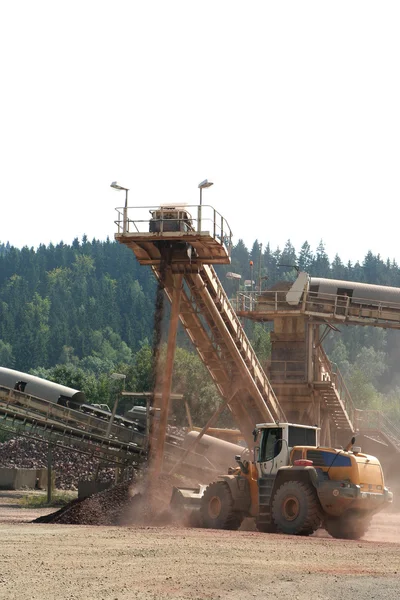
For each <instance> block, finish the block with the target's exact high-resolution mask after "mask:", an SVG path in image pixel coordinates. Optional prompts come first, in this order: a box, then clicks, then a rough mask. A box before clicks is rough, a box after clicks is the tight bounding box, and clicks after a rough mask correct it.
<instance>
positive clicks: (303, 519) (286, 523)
mask: <svg viewBox="0 0 400 600" xmlns="http://www.w3.org/2000/svg"><path fill="white" fill-rule="evenodd" d="M272 519H273V521H274V523H275V524H276V526H277V528H278V531H280V532H282V533H286V534H289V535H311V534H312V533H314V531H316V530H317V529H318V527H320V525H321V517H320V507H319V502H318V498H317V495H316V493H315V490H314V489H313V488H312V487H311V485H308V484H307V483H303V482H302V481H287V482H286V483H284V484H283V485H281V486H280V487H279V488H278V489H277V491H276V492H275V494H274V498H273V501H272Z"/></svg>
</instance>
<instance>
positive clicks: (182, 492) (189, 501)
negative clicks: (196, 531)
mask: <svg viewBox="0 0 400 600" xmlns="http://www.w3.org/2000/svg"><path fill="white" fill-rule="evenodd" d="M206 487H207V486H206V485H199V486H198V487H197V488H178V487H174V488H173V489H172V496H171V500H170V508H171V511H172V512H173V514H174V515H176V517H179V519H180V520H181V521H182V522H183V523H184V524H185V525H189V526H191V527H201V522H200V504H201V499H202V497H203V494H204V491H205V489H206Z"/></svg>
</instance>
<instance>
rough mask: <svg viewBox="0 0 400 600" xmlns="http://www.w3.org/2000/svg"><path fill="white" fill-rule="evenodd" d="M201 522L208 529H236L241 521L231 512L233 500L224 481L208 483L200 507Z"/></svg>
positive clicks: (238, 514)
mask: <svg viewBox="0 0 400 600" xmlns="http://www.w3.org/2000/svg"><path fill="white" fill-rule="evenodd" d="M200 515H201V522H202V524H203V527H207V528H209V529H238V528H239V527H240V524H241V522H242V520H243V517H242V515H241V514H240V513H238V512H235V511H234V510H233V498H232V494H231V491H230V489H229V486H228V485H227V484H226V483H225V482H224V481H215V482H214V483H210V485H209V486H208V487H207V489H206V491H205V492H204V496H203V497H202V499H201V506H200Z"/></svg>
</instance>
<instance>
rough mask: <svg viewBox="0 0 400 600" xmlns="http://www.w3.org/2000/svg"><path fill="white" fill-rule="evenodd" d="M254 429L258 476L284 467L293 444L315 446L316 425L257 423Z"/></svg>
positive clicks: (287, 462)
mask: <svg viewBox="0 0 400 600" xmlns="http://www.w3.org/2000/svg"><path fill="white" fill-rule="evenodd" d="M254 431H255V436H256V435H257V441H258V442H259V446H257V447H256V451H255V462H256V466H257V470H258V475H259V477H262V476H263V475H274V474H275V473H277V472H278V470H279V469H280V468H281V467H286V466H287V465H288V464H289V460H290V452H291V450H292V448H293V447H294V446H317V432H318V427H309V426H307V425H294V424H292V423H263V424H261V425H257V426H256V429H255V430H254Z"/></svg>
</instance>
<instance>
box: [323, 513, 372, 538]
mask: <svg viewBox="0 0 400 600" xmlns="http://www.w3.org/2000/svg"><path fill="white" fill-rule="evenodd" d="M370 522H371V518H370V517H360V516H359V515H343V516H342V517H331V518H329V519H326V521H325V529H326V530H327V532H328V533H329V535H331V536H332V537H334V538H339V539H342V540H359V539H360V538H362V537H363V535H365V533H366V532H367V530H368V527H369V525H370Z"/></svg>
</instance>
